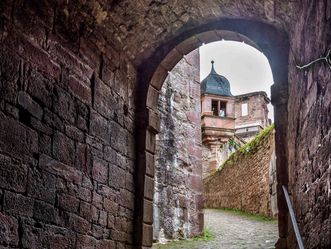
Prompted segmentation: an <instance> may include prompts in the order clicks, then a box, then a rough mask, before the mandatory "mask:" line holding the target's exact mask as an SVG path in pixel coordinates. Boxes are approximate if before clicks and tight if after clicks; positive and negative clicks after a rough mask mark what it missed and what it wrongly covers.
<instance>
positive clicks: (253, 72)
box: [200, 41, 273, 120]
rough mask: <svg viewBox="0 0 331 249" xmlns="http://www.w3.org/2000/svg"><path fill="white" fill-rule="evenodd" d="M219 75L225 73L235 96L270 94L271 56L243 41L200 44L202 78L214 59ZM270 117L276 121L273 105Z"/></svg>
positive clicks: (270, 108)
mask: <svg viewBox="0 0 331 249" xmlns="http://www.w3.org/2000/svg"><path fill="white" fill-rule="evenodd" d="M212 60H214V61H215V63H214V67H215V70H216V72H217V73H218V74H221V75H223V76H225V77H226V78H227V79H228V80H229V82H230V85H231V92H232V94H233V95H239V94H244V93H249V92H255V91H265V92H266V93H267V94H268V96H269V97H270V86H271V85H272V84H273V78H272V73H271V68H270V65H269V62H268V59H267V58H266V57H265V55H264V54H263V53H261V52H260V51H258V50H257V49H255V48H253V47H251V46H249V45H247V44H245V43H241V42H234V41H219V42H213V43H209V44H207V45H203V46H201V47H200V79H201V80H203V79H204V78H205V77H206V76H207V75H208V74H209V73H210V69H211V61H212ZM268 108H269V117H270V118H272V120H273V108H272V106H271V105H269V106H268Z"/></svg>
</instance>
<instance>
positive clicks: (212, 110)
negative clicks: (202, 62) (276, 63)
mask: <svg viewBox="0 0 331 249" xmlns="http://www.w3.org/2000/svg"><path fill="white" fill-rule="evenodd" d="M211 63H212V68H211V71H210V73H209V75H208V76H207V77H206V78H205V79H204V80H203V81H202V82H201V129H202V143H203V145H204V147H205V148H204V153H203V154H204V155H203V157H204V158H203V160H204V164H205V165H206V166H207V168H208V169H207V171H209V172H210V171H213V170H215V169H216V168H217V167H218V166H219V162H218V161H219V160H218V158H219V155H218V153H220V151H219V149H220V147H221V145H222V144H224V143H226V142H227V141H228V140H229V139H230V138H231V137H233V136H234V134H235V97H234V96H233V95H232V93H231V89H230V83H229V81H228V80H227V79H226V78H225V77H224V76H222V75H219V74H218V73H217V72H216V71H215V69H214V61H212V62H211Z"/></svg>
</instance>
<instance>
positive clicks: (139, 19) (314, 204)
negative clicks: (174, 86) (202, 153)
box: [0, 0, 331, 249]
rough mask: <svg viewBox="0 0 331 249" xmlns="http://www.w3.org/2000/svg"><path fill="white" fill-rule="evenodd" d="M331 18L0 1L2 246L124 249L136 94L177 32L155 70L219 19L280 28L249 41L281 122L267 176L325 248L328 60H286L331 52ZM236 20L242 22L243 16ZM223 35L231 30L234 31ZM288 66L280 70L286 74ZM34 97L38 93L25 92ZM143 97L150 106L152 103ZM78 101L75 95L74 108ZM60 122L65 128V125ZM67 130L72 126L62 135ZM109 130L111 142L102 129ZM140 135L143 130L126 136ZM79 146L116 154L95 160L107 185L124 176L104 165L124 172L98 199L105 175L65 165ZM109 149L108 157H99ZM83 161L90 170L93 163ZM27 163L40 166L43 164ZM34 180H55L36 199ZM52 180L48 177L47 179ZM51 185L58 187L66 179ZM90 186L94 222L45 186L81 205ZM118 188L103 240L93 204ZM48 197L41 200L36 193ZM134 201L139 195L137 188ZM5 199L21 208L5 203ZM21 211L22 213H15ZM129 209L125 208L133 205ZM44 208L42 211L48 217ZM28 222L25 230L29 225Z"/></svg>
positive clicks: (230, 8) (251, 8)
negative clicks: (266, 73) (261, 58)
mask: <svg viewBox="0 0 331 249" xmlns="http://www.w3.org/2000/svg"><path fill="white" fill-rule="evenodd" d="M330 13H331V3H330V1H322V0H302V1H273V0H268V1H263V2H261V1H254V0H247V1H221V2H220V1H218V0H209V1H177V2H171V1H148V2H144V1H139V2H137V1H131V0H122V1H117V0H114V1H111V0H109V1H100V0H90V1H54V0H44V1H21V0H2V1H0V51H1V52H0V53H1V55H0V63H1V66H0V68H1V69H0V71H1V73H0V78H1V80H0V82H1V83H0V84H1V87H0V88H1V90H0V110H1V114H0V115H1V118H0V123H1V129H0V130H1V131H0V132H1V133H0V154H1V155H2V156H1V166H0V168H1V173H0V175H1V180H0V183H1V185H0V188H1V190H0V212H1V218H0V219H1V223H0V224H1V226H2V227H1V228H0V230H1V231H4V232H3V233H2V235H1V239H0V241H1V242H0V244H1V246H5V247H8V245H9V246H11V247H20V246H21V245H23V244H24V245H26V247H34V248H38V247H39V248H44V247H50V248H57V246H56V245H54V244H55V242H54V243H52V241H54V239H53V238H54V237H55V238H56V241H57V243H59V242H62V243H67V244H68V246H63V248H66V247H69V248H70V247H71V245H72V244H73V243H74V242H75V241H77V243H76V244H75V246H74V248H75V247H76V248H80V247H83V246H84V247H92V248H107V245H106V244H107V243H109V244H110V245H111V246H113V247H114V244H116V246H117V247H118V248H123V247H124V246H126V247H128V248H130V246H129V244H130V242H125V240H127V241H130V238H129V237H131V236H130V233H131V229H132V226H133V224H132V220H133V217H132V216H133V213H134V212H133V207H132V205H133V204H132V203H133V196H132V195H133V194H132V193H133V192H134V190H133V189H134V187H133V186H132V184H131V179H132V177H133V175H139V174H141V172H135V173H134V166H135V165H134V163H133V161H132V160H133V158H134V155H132V154H133V153H132V147H133V146H134V144H135V140H134V139H133V138H134V136H133V131H134V127H133V126H134V122H133V116H134V114H135V111H134V108H137V106H138V104H137V103H145V101H146V99H147V98H146V95H145V94H144V93H146V92H147V87H148V82H149V79H148V75H149V76H150V75H151V72H153V70H155V68H156V67H157V66H158V65H159V64H160V61H161V60H162V58H163V56H165V54H167V53H168V52H169V51H170V49H172V48H173V47H174V46H176V45H179V44H180V43H181V42H182V41H183V39H184V38H185V39H186V38H190V40H189V41H188V42H186V43H185V44H183V43H182V44H181V45H180V46H178V47H177V50H176V51H177V53H173V54H172V59H170V60H168V62H165V63H164V64H163V66H165V67H164V68H163V71H167V70H169V68H168V66H169V65H171V64H172V63H173V61H176V60H177V59H176V57H178V56H179V55H178V54H180V53H182V52H183V53H185V52H186V51H190V50H191V49H192V47H193V48H197V46H199V45H200V44H201V43H203V42H204V41H205V39H207V41H206V42H210V41H212V40H219V39H222V37H219V36H218V33H217V31H216V34H215V32H214V30H215V27H216V28H217V27H218V28H222V29H223V30H224V28H225V29H227V28H229V29H230V30H232V31H239V32H241V33H243V34H246V35H248V36H249V37H250V38H251V39H252V40H254V41H258V40H259V38H260V37H265V36H267V35H269V34H271V35H272V34H273V33H274V32H275V30H277V31H282V32H283V31H284V33H282V34H285V33H286V34H287V35H286V36H278V37H282V38H281V39H277V38H278V37H274V38H275V39H274V42H275V43H273V41H270V40H269V41H270V43H260V44H259V45H261V46H260V47H261V48H263V50H264V51H267V50H268V47H270V46H271V49H269V50H268V58H269V59H270V64H271V67H272V69H273V73H274V78H275V85H274V88H273V89H272V101H273V103H274V106H276V108H275V110H276V111H275V123H276V124H277V126H278V127H276V129H277V128H281V129H278V131H277V132H278V134H281V135H279V139H278V142H280V144H278V148H279V150H277V148H276V150H277V158H278V162H281V165H282V166H280V165H277V169H278V171H279V170H281V172H278V173H280V174H277V178H278V179H279V180H281V181H282V183H283V184H285V185H287V179H289V184H288V187H289V192H290V195H291V198H292V201H293V206H294V209H295V212H296V215H297V217H298V223H299V228H300V231H301V232H302V236H303V239H304V243H305V246H306V247H307V248H313V249H317V248H318V249H324V248H330V245H331V239H330V238H331V236H330V234H331V231H330V229H329V228H330V227H331V216H330V214H331V208H330V207H331V205H330V202H329V200H330V184H329V179H330V156H331V153H330V149H329V148H330V147H331V144H330V143H331V137H330V136H331V134H330V127H331V123H330V122H331V119H330V117H331V113H330V111H331V109H330V106H331V103H330V99H331V98H330V96H331V91H330V90H331V86H330V84H329V82H330V78H331V76H330V74H331V71H330V68H329V66H328V65H327V64H326V62H319V63H317V64H314V65H313V66H312V67H309V68H306V69H305V70H299V69H298V68H297V67H296V64H300V65H302V64H304V63H309V62H311V61H313V60H315V59H316V58H319V57H321V56H324V55H325V54H326V52H327V51H328V49H329V48H330V44H331V33H330V26H331V14H330ZM242 22H244V23H245V25H240V23H242ZM261 24H266V25H267V26H268V28H265V29H264V28H263V27H265V26H263V25H261ZM224 25H225V26H224ZM273 28H275V29H273ZM208 30H213V32H210V33H209V37H208V35H207V36H206V35H205V34H201V32H204V31H208ZM198 33H199V34H198ZM287 38H288V41H289V46H288V43H287ZM231 39H235V40H236V39H238V35H235V36H233V37H231V38H230V40H231ZM283 39H284V42H283V41H282V40H283ZM260 41H262V40H261V39H260ZM274 45H275V50H274V47H273V46H274ZM160 48H161V49H160ZM277 48H280V50H277ZM273 51H278V52H275V53H273ZM279 51H281V52H280V53H279ZM282 52H283V53H282ZM287 53H289V61H283V63H280V64H278V63H277V60H274V58H277V57H282V56H284V58H287ZM278 62H279V61H278ZM29 68H31V75H30V73H29V70H28V69H29ZM284 68H286V69H288V72H287V70H286V72H284V71H283V70H282V69H284ZM136 69H139V70H138V71H136ZM279 72H281V73H279ZM39 75H41V76H39ZM93 75H94V76H93ZM40 78H41V79H42V80H40ZM137 78H139V79H140V80H139V82H138V85H137V86H138V87H136V89H140V90H141V89H143V90H142V91H140V92H139V94H137V95H136V98H137V99H138V100H137V102H136V103H134V101H133V98H131V97H132V90H133V89H134V87H135V86H136V83H137V80H136V79H137ZM75 79H78V82H77V81H75ZM99 79H100V80H101V83H100V84H98V83H99V81H98V80H99ZM69 82H70V84H69ZM43 84H44V85H45V87H43ZM35 88H40V90H39V92H42V94H40V93H39V94H38V90H35ZM42 89H45V91H44V90H42ZM20 91H22V92H23V93H20ZM62 91H64V93H63V92H62ZM155 91H156V92H157V90H155ZM141 93H143V94H141ZM37 94H38V96H39V97H38V96H33V95H37ZM109 96H110V97H109ZM151 96H152V95H151ZM31 99H32V100H31ZM67 99H69V101H67ZM287 100H288V102H287ZM148 101H150V102H149V103H153V102H152V100H151V99H149V100H148ZM76 102H77V103H80V104H77V105H76ZM42 103H44V104H42ZM73 103H75V104H73ZM20 106H21V107H20ZM38 106H39V107H40V108H39V107H38ZM73 106H74V107H73ZM82 106H85V107H86V108H84V107H82ZM23 107H24V108H23ZM144 107H145V106H144ZM154 107H155V108H156V104H155V105H154ZM76 108H77V109H76ZM73 110H77V111H73ZM94 111H95V112H94ZM108 111H109V113H110V114H111V115H109V116H108ZM32 113H33V115H32ZM284 113H285V115H284ZM72 114H73V115H72ZM287 114H288V115H287ZM137 116H138V115H137ZM73 117H74V118H73ZM287 119H288V120H287ZM37 121H40V122H37ZM287 121H288V122H287ZM143 122H146V119H144V118H142V119H141V120H138V122H137V123H139V124H141V123H143ZM111 124H112V125H111ZM117 124H118V125H119V126H117ZM64 125H67V126H69V127H67V128H66V129H67V130H65V128H64ZM70 125H71V126H73V127H70ZM101 127H102V128H101ZM110 127H111V130H110V131H109V129H110ZM48 128H50V129H48ZM70 128H77V129H78V130H80V131H83V134H84V139H83V140H81V138H82V136H80V135H79V134H81V133H80V132H77V133H76V132H75V131H77V130H76V129H71V130H70ZM50 131H51V132H50ZM118 131H120V133H119V132H118ZM69 133H71V135H67V134H69ZM109 134H112V135H114V137H115V138H116V139H111V138H109V136H108V135H109ZM115 134H116V135H117V134H123V135H118V136H115ZM149 135H150V134H149ZM138 136H140V134H136V136H135V137H138ZM126 137H127V138H128V139H127V142H126V143H124V144H126V145H123V143H122V142H120V141H119V139H122V138H124V139H123V140H125V141H126ZM283 139H284V140H283ZM71 140H73V141H71ZM142 140H143V139H142ZM150 140H151V142H150V144H148V145H153V143H152V142H153V137H152V138H151V139H150ZM67 141H69V142H67ZM70 141H71V142H70ZM79 141H82V142H79ZM285 141H286V142H285ZM143 142H145V140H144V141H143ZM79 143H81V144H79ZM109 144H110V146H109ZM78 145H79V146H78ZM85 146H86V150H85V151H91V154H92V153H93V154H94V155H96V154H97V155H96V158H99V159H100V160H105V161H106V162H115V158H116V163H110V164H111V170H110V167H109V168H108V166H109V164H106V163H104V165H107V166H106V167H102V166H100V168H101V169H102V168H103V169H105V170H104V173H105V174H107V178H109V179H112V182H116V180H114V178H116V177H115V176H119V175H121V176H122V174H116V175H115V176H114V175H112V176H110V175H109V173H110V172H122V171H121V169H123V170H124V171H125V185H124V183H123V182H124V181H123V178H122V177H120V178H119V179H121V180H118V181H117V183H116V186H117V187H115V188H111V191H109V193H108V192H107V194H105V193H103V194H102V195H101V192H102V191H101V189H100V188H101V187H98V186H99V185H98V182H99V181H100V180H101V182H105V180H104V179H101V178H102V177H101V176H97V174H96V173H97V172H98V171H99V170H95V171H94V174H93V175H94V176H93V178H92V174H91V173H86V172H85V171H84V170H83V169H78V171H76V170H74V169H73V166H70V165H75V166H76V163H75V162H76V161H78V160H82V161H85V159H82V158H84V157H83V155H86V158H89V157H88V155H89V153H88V152H86V153H75V154H74V155H75V158H73V156H72V151H73V150H77V148H81V147H85ZM115 147H116V148H115ZM59 148H62V149H59ZM73 148H74V149H73ZM114 148H115V149H114ZM111 149H114V150H115V151H116V153H114V154H112V153H110V152H108V151H112V150H111ZM149 149H151V148H149ZM61 150H62V152H60V151H61ZM82 151H84V149H82ZM150 152H151V151H150ZM105 153H106V154H105ZM41 154H45V155H46V156H49V157H50V158H48V159H47V160H45V161H46V162H52V164H50V165H52V167H53V166H54V164H53V163H54V161H53V160H55V161H58V162H60V163H61V164H56V165H57V167H58V168H57V169H59V170H58V171H53V170H52V167H51V166H50V165H49V167H46V168H44V167H39V166H37V165H39V160H40V157H41ZM68 154H69V156H68ZM77 155H80V156H77ZM111 155H113V156H111ZM115 155H116V156H115ZM38 156H39V157H38ZM46 156H42V157H41V158H44V159H45V158H46ZM149 156H150V155H149ZM106 157H107V160H106ZM151 157H152V156H150V157H149V158H151ZM66 158H67V159H66ZM78 158H79V159H78ZM110 158H113V159H110ZM86 160H87V159H86ZM109 160H110V161H109ZM45 161H43V160H41V162H45ZM73 162H74V163H73ZM101 162H102V161H101ZM40 165H43V164H40ZM63 165H67V166H70V167H64V166H63ZM78 165H85V164H84V163H82V164H81V163H78ZM92 165H93V164H92ZM95 165H96V166H95V168H96V167H98V166H97V165H98V163H95ZM54 167H55V166H54ZM82 167H83V168H84V167H85V166H82ZM86 167H87V169H89V171H91V169H90V168H89V167H91V164H87V166H86ZM37 169H38V170H39V169H40V170H39V172H38V170H37ZM46 169H47V170H46ZM60 169H61V170H60ZM75 169H76V168H75ZM107 169H109V170H108V171H107ZM116 170H117V171H116ZM76 174H77V175H78V176H79V175H80V174H82V176H85V177H86V178H87V179H89V180H91V181H92V180H93V181H92V182H93V183H92V186H93V187H91V184H89V183H87V184H86V181H85V180H84V181H83V182H84V184H83V182H82V183H81V185H80V184H79V181H78V183H77V180H76V178H74V179H75V181H74V180H73V179H71V177H73V176H76ZM142 174H145V172H142ZM60 175H62V176H60ZM110 177H112V178H110ZM113 177H114V178H113ZM151 177H152V176H151ZM48 178H49V179H51V178H55V180H49V179H48ZM94 178H98V179H94ZM40 179H44V180H41V181H42V182H45V184H46V183H47V184H49V185H51V187H47V194H42V189H43V187H42V186H43V183H39V180H40ZM46 179H47V180H46ZM79 179H80V177H79V178H78V180H79ZM82 179H83V177H82ZM84 179H85V178H84ZM147 179H148V180H146V182H148V184H150V185H152V183H153V180H152V178H147ZM54 181H55V182H56V184H55V183H54V184H53V182H54ZM61 182H65V185H64V186H65V187H64V188H63V184H61ZM87 182H89V181H87ZM95 182H96V183H97V184H96V183H95ZM105 185H106V184H105ZM150 185H148V186H150ZM31 186H37V188H38V191H39V192H40V193H39V192H33V190H32V189H37V188H35V187H31ZM53 186H54V187H53ZM100 186H102V184H100ZM136 186H140V185H139V184H137V185H136ZM148 186H147V187H148ZM147 187H146V188H147ZM86 188H87V189H88V191H86V192H87V193H90V191H91V197H92V201H90V197H89V195H88V194H84V196H88V200H87V201H86V206H87V210H88V211H90V210H92V209H93V210H95V209H94V208H92V206H93V207H96V209H97V210H98V211H97V213H98V218H97V219H96V218H94V221H90V220H91V218H89V217H88V216H84V217H85V218H86V219H85V218H83V213H84V211H83V210H84V205H85V204H79V205H80V206H79V211H78V212H79V213H78V214H76V213H75V211H76V210H72V211H66V209H65V208H60V207H59V205H60V201H57V199H55V200H54V195H55V196H56V198H58V197H57V196H59V195H60V193H62V192H61V191H62V189H64V190H63V191H64V193H67V194H69V195H71V196H72V197H74V198H76V199H78V200H79V203H81V201H82V202H84V201H83V200H82V199H83V198H85V197H82V196H81V194H82V192H81V191H84V190H85V189H86ZM49 189H50V191H49ZM150 189H152V188H148V190H150ZM107 190H108V188H107ZM114 191H115V194H114V197H111V198H110V199H111V200H113V201H112V202H111V203H113V205H114V206H115V208H114V209H112V211H111V212H110V211H109V213H110V218H109V219H108V217H107V219H108V220H109V222H107V223H108V224H114V225H110V226H114V228H113V229H112V232H111V235H110V236H109V237H111V239H110V240H111V241H110V240H109V239H106V238H107V236H105V237H104V236H101V235H100V234H101V229H97V228H100V226H101V227H103V228H105V229H108V228H107V226H104V225H100V224H105V222H104V219H103V218H104V217H105V215H104V213H103V212H101V211H105V210H106V208H105V207H108V205H106V206H104V204H103V205H101V202H104V200H106V199H109V198H108V197H110V196H112V194H113V192H114ZM44 192H46V191H44ZM54 192H55V194H53V193H54ZM49 194H50V197H45V196H48V195H49ZM99 195H101V197H100V196H99ZM6 196H7V197H6ZM13 196H14V197H17V198H12V197H13ZM37 196H41V197H37ZM282 196H283V195H282V192H281V188H278V197H279V198H278V200H281V202H279V203H278V204H279V205H280V207H281V211H282V215H280V216H281V218H280V220H281V221H282V222H281V224H280V237H281V240H280V243H279V244H278V248H285V247H289V248H293V247H295V244H296V241H295V238H294V236H293V235H294V233H293V230H292V229H291V225H290V224H289V223H288V220H287V213H286V207H285V206H284V201H282V200H283V197H282ZM74 198H73V199H74ZM31 199H32V200H31ZM43 199H47V200H46V201H43ZM137 199H142V198H141V196H138V198H137ZM8 200H12V203H24V205H23V204H22V205H18V204H17V205H16V204H15V205H10V204H9V203H10V201H8ZM74 200H75V199H74ZM149 200H150V199H149ZM32 203H33V205H32ZM47 204H49V205H47ZM89 205H91V208H90V206H89ZM22 206H24V207H25V208H24V209H22V208H19V207H22ZM76 206H77V205H76ZM109 206H110V205H109ZM129 206H130V207H129ZM116 207H117V208H116ZM32 209H33V210H34V211H33V212H32ZM138 209H139V207H137V205H135V207H134V210H135V211H137V210H138ZM146 209H147V208H146ZM41 211H43V212H41ZM101 213H102V214H101ZM147 213H148V212H147ZM58 214H59V215H61V216H60V217H62V218H63V220H64V221H63V220H62V221H63V222H57V221H54V219H53V218H54V216H57V215H58ZM100 214H101V215H100ZM138 214H139V213H138ZM48 215H49V217H50V218H45V217H46V216H48ZM76 215H77V216H78V217H77V216H76ZM107 216H108V214H107ZM112 216H114V219H113V217H112ZM70 217H71V218H70ZM79 217H81V218H82V219H80V218H79ZM99 217H100V218H99ZM69 218H70V219H69ZM148 218H149V217H148ZM85 220H87V221H88V226H87V227H88V228H91V230H89V231H88V232H86V231H85V228H84V229H83V230H84V231H83V230H80V231H78V229H79V228H82V227H84V226H83V225H84V224H87V223H86V222H85ZM98 220H100V221H98ZM102 220H103V221H102ZM25 221H27V222H25ZM69 221H70V222H69ZM30 222H31V223H30ZM148 222H149V223H148V224H146V226H144V229H145V230H146V231H150V228H151V221H150V220H149V221H148ZM78 224H79V225H78ZM81 224H83V225H81ZM93 225H94V226H93ZM108 226H109V225H108ZM40 227H42V228H40ZM148 229H149V230H148ZM31 230H33V231H35V233H32V232H31V233H30V231H31ZM86 230H87V229H86ZM106 231H107V230H106ZM99 232H100V233H99ZM72 233H73V234H72ZM73 235H77V236H76V237H75V236H73ZM137 236H138V237H139V235H137ZM144 236H145V234H144ZM46 237H47V238H50V239H46ZM59 237H61V238H63V239H58V238H59ZM124 238H125V239H124ZM102 240H105V241H102ZM286 240H287V243H286ZM27 241H28V242H29V243H28V242H27ZM43 243H46V245H45V244H43ZM47 243H48V244H47ZM150 243H151V238H150V237H149V233H146V237H145V238H144V244H145V245H149V244H150ZM41 244H43V245H42V246H41ZM125 244H128V245H125ZM286 244H287V245H286ZM31 245H33V246H31ZM108 247H109V246H108Z"/></svg>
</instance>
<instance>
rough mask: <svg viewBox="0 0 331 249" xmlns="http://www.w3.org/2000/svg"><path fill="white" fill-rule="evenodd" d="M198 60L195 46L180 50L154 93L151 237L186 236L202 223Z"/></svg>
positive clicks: (197, 231)
mask: <svg viewBox="0 0 331 249" xmlns="http://www.w3.org/2000/svg"><path fill="white" fill-rule="evenodd" d="M199 63H200V60H199V51H198V50H195V51H193V52H191V53H190V54H188V55H186V56H185V57H184V59H182V60H181V61H180V62H179V63H178V64H177V65H176V66H175V67H174V68H173V70H172V71H171V72H170V73H169V76H168V77H167V79H166V81H165V83H164V85H163V87H162V91H161V94H160V98H159V105H158V109H159V112H160V118H161V128H160V133H159V135H158V138H157V153H156V163H155V170H156V172H155V194H154V239H162V236H165V237H166V238H168V239H178V238H186V237H192V236H194V235H197V234H199V233H200V232H201V228H202V226H203V220H201V213H202V203H201V192H202V189H201V187H202V186H201V181H202V180H201V170H202V163H201V125H200V83H199V72H200V70H199V69H200V65H199ZM161 231H162V232H161ZM160 232H161V233H160Z"/></svg>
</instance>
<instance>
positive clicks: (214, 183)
mask: <svg viewBox="0 0 331 249" xmlns="http://www.w3.org/2000/svg"><path fill="white" fill-rule="evenodd" d="M274 143H275V138H274V134H273V130H271V131H270V132H269V133H267V134H266V135H265V136H264V137H263V138H262V139H261V140H260V141H258V142H257V143H256V145H254V147H252V146H248V147H247V146H246V147H247V149H249V151H248V152H243V151H242V150H239V151H237V152H235V153H234V154H232V156H231V157H230V158H229V159H228V161H226V162H225V163H224V164H223V166H222V169H221V170H219V171H216V172H215V173H213V174H211V175H210V176H208V177H207V178H205V179H204V190H203V192H204V197H205V207H207V208H231V209H239V210H243V211H247V212H250V213H255V214H261V215H264V216H270V217H273V216H275V215H276V214H277V213H273V211H275V210H272V200H271V199H272V193H273V192H272V189H275V187H276V186H273V185H274V184H276V183H275V182H273V179H272V178H274V177H275V175H269V170H270V167H271V166H272V164H271V161H272V160H273V158H272V156H273V155H274V150H275V144H274ZM246 147H245V148H246ZM273 201H274V199H273Z"/></svg>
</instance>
